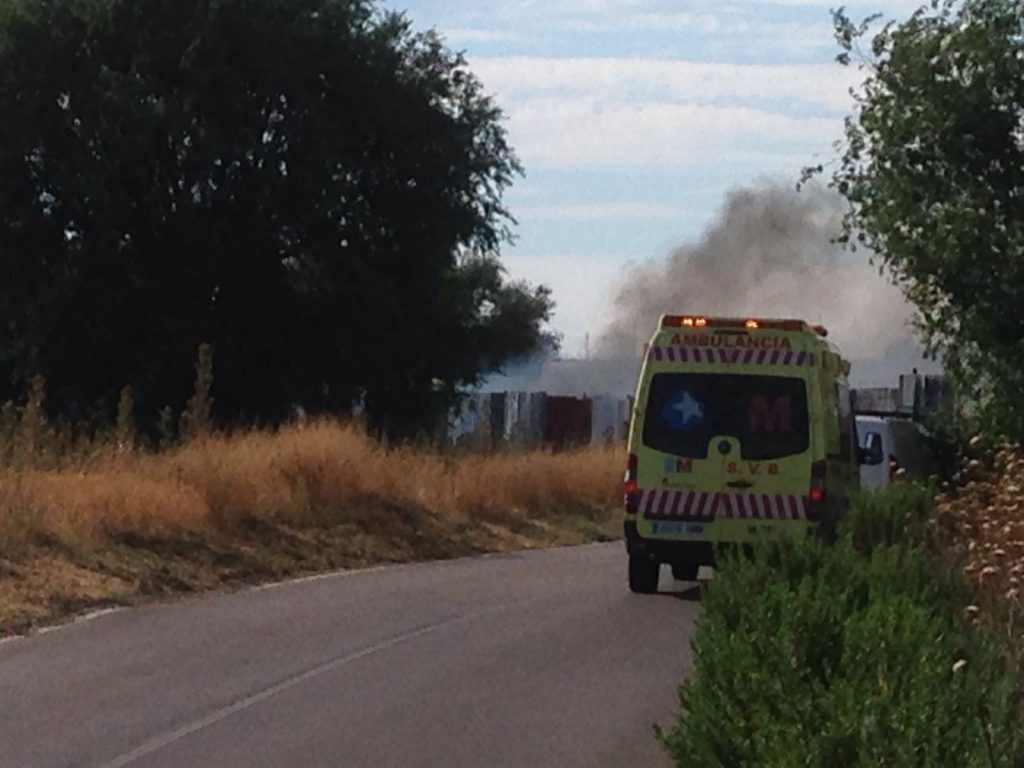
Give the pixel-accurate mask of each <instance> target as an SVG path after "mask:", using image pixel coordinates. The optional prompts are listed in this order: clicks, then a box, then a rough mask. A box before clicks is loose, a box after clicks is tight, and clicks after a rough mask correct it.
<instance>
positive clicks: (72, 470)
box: [0, 420, 622, 632]
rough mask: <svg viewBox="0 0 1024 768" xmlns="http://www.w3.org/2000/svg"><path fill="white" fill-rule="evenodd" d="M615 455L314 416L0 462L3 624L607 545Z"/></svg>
mask: <svg viewBox="0 0 1024 768" xmlns="http://www.w3.org/2000/svg"><path fill="white" fill-rule="evenodd" d="M621 466H622V457H621V455H620V451H618V450H611V449H608V450H587V451H580V452H569V453H550V452H542V451H533V452H522V453H515V452H510V453H495V454H485V455H462V456H443V455H438V454H434V453H429V452H426V451H420V450H415V449H412V448H394V449H387V448H385V447H383V446H381V445H379V444H377V443H375V442H374V441H372V440H371V439H369V438H368V437H367V436H366V435H365V434H363V433H362V432H361V431H360V430H359V429H358V428H356V427H353V426H349V425H346V424H342V423H339V422H336V421H327V420H324V421H316V422H312V423H308V424H305V425H297V426H292V427H288V428H285V429H282V430H280V431H277V432H267V431H251V432H246V433H239V434H235V435H220V436H217V435H215V436H209V437H201V438H198V439H196V440H193V441H192V442H190V443H188V444H186V445H184V446H183V447H180V448H177V449H174V450H171V451H167V452H163V453H159V454H152V455H146V454H136V453H131V452H127V453H124V452H120V453H119V452H118V451H117V450H116V448H115V446H114V445H112V444H111V445H107V446H101V447H99V448H95V449H92V450H87V451H81V452H79V454H78V455H76V457H75V458H74V460H73V461H69V460H68V459H67V458H66V457H65V458H62V457H59V456H53V455H50V456H46V455H45V453H43V454H42V455H40V456H39V457H37V460H36V461H34V462H31V463H29V464H28V465H25V466H21V467H12V468H7V469H0V632H2V631H11V630H16V629H19V628H26V627H29V626H31V625H33V624H35V623H38V622H43V621H47V620H51V619H53V618H55V617H59V616H61V615H65V614H67V613H70V612H74V611H77V610H81V609H83V608H89V607H95V606H99V605H104V604H124V603H130V602H133V601H136V600H138V599H140V598H144V597H146V596H154V595H168V594H176V593H181V592H190V591H197V590H202V589H212V588H217V587H220V586H224V585H235V584H244V583H251V582H256V581H260V580H266V579H276V578H282V577H286V576H292V575H297V574H301V573H310V572H314V571H322V570H327V569H335V568H348V567H359V566H364V565H368V564H371V563H381V562H407V561H412V560H422V559H434V558H444V557H455V556H461V555H468V554H473V553H479V552H489V551H508V550H515V549H524V548H533V547H546V546H558V545H569V544H580V543H585V542H590V541H599V540H608V539H611V538H615V537H617V536H618V523H619V517H618V511H617V508H618V503H619V488H620V486H619V478H620V473H621Z"/></svg>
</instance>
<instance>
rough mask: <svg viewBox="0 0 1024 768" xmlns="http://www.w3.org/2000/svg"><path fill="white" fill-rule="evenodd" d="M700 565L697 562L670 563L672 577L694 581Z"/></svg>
mask: <svg viewBox="0 0 1024 768" xmlns="http://www.w3.org/2000/svg"><path fill="white" fill-rule="evenodd" d="M699 570H700V565H698V564H697V563H672V578H673V579H675V580H676V581H696V580H697V572H698V571H699Z"/></svg>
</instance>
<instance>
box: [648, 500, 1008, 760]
mask: <svg viewBox="0 0 1024 768" xmlns="http://www.w3.org/2000/svg"><path fill="white" fill-rule="evenodd" d="M946 503H947V502H946V501H945V499H943V501H941V502H940V506H942V505H944V504H946ZM973 514H974V515H975V519H976V520H977V521H978V522H980V521H981V519H982V514H983V510H980V509H977V508H975V509H974V510H973ZM939 519H941V518H940V517H936V505H935V502H934V499H933V494H932V492H931V491H930V490H928V489H925V488H922V487H917V486H912V485H897V486H895V487H893V488H892V489H890V490H887V491H884V492H874V493H868V494H865V495H863V496H862V497H861V498H860V499H859V500H858V501H857V503H856V504H855V505H854V506H853V508H852V510H851V513H850V515H849V516H848V518H847V521H846V525H845V530H844V531H843V533H842V535H841V537H840V540H839V541H838V542H837V543H836V544H835V546H834V547H824V546H822V545H820V544H818V543H817V542H815V541H811V540H809V541H807V542H805V543H801V544H799V545H795V546H789V547H778V548H765V549H762V550H760V551H758V552H757V553H755V555H754V556H753V557H752V558H749V559H747V558H733V559H728V560H727V561H726V562H725V563H724V564H723V566H722V567H721V569H720V570H719V572H718V573H717V574H716V578H715V579H714V581H713V582H712V583H711V584H710V585H709V586H708V587H707V589H706V592H705V597H704V601H703V612H702V616H701V622H700V625H699V627H698V629H697V633H696V635H695V638H694V640H693V649H694V673H693V675H692V677H691V678H690V679H689V680H688V681H687V682H686V683H684V684H683V686H682V688H681V692H680V698H681V704H682V707H683V713H682V715H681V716H680V718H679V720H678V722H677V723H676V725H675V726H674V727H673V728H672V729H671V730H669V731H668V732H667V733H664V734H662V739H663V741H664V744H665V746H666V747H667V749H668V750H669V752H670V753H671V754H672V756H673V757H674V759H675V761H676V764H677V765H679V766H690V767H691V768H703V767H704V766H708V767H709V768H710V767H711V766H716V767H717V766H794V765H807V766H827V765H842V766H865V768H866V767H867V766H878V765H892V766H911V765H914V766H949V768H954V766H955V767H956V768H961V767H963V766H979V768H980V767H981V766H986V768H988V767H990V766H1008V767H1009V766H1017V765H1020V764H1021V760H1022V759H1024V696H1022V688H1021V669H1020V656H1019V648H1018V641H1019V634H1018V633H1017V632H1016V629H1015V625H1014V624H1013V622H1012V618H1009V619H1008V615H1007V613H1006V611H1005V610H1003V609H1002V608H1000V607H999V602H998V601H993V600H990V599H987V598H986V597H985V596H984V594H981V593H979V592H978V590H977V585H976V583H972V582H971V581H970V580H969V579H968V575H969V574H971V573H973V572H974V571H975V570H976V567H975V566H974V564H971V563H965V562H964V561H961V560H959V559H957V558H956V557H955V555H954V554H953V550H951V549H950V547H949V544H950V543H951V541H950V540H949V539H948V538H947V534H948V532H949V531H948V530H946V529H941V528H940V526H939V524H938V522H937V520H939ZM965 568H966V569H967V570H966V572H965Z"/></svg>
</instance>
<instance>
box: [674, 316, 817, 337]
mask: <svg viewBox="0 0 1024 768" xmlns="http://www.w3.org/2000/svg"><path fill="white" fill-rule="evenodd" d="M661 326H662V328H742V329H744V330H748V331H756V330H775V331H813V332H814V333H816V334H818V335H819V336H827V335H828V331H827V330H825V328H824V326H821V325H815V326H813V327H812V326H808V325H807V323H805V322H804V321H803V320H765V319H760V318H738V317H704V316H701V315H665V316H664V317H663V318H662V319H661Z"/></svg>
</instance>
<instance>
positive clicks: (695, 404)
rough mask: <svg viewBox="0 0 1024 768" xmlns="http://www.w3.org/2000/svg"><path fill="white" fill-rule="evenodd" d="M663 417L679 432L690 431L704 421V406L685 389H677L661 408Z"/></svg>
mask: <svg viewBox="0 0 1024 768" xmlns="http://www.w3.org/2000/svg"><path fill="white" fill-rule="evenodd" d="M661 418H663V419H664V420H665V421H666V422H667V423H668V425H669V426H670V427H671V428H672V429H674V430H676V431H678V432H689V431H690V430H691V429H693V428H694V427H696V426H698V425H699V424H701V423H702V422H703V421H704V406H703V405H702V404H701V402H700V401H699V400H698V399H697V398H696V397H694V396H693V394H692V393H691V392H687V391H686V390H684V389H681V390H678V391H676V392H675V393H674V394H673V395H672V399H670V400H669V401H668V402H666V403H665V405H664V407H662V409H661Z"/></svg>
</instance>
